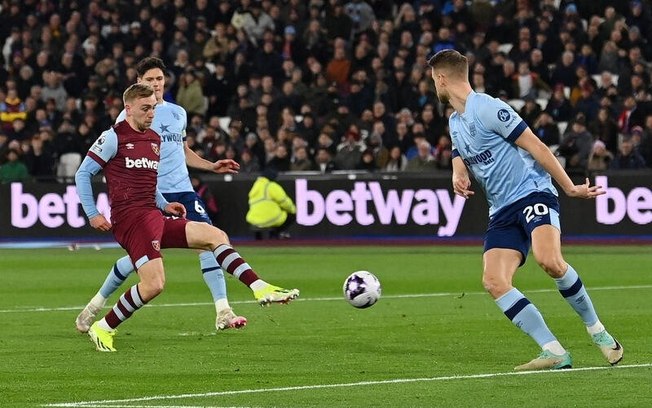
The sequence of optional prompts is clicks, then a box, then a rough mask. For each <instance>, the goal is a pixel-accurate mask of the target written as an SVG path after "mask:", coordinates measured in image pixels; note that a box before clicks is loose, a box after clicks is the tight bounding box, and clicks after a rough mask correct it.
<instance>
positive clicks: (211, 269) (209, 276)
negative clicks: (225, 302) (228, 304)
mask: <svg viewBox="0 0 652 408" xmlns="http://www.w3.org/2000/svg"><path fill="white" fill-rule="evenodd" d="M199 262H200V264H201V272H202V276H203V277H204V282H206V286H208V289H210V291H211V295H213V301H214V302H217V301H218V300H220V299H226V281H225V280H224V272H222V268H220V265H219V264H218V263H217V260H216V259H215V255H213V252H211V251H204V252H202V253H200V254H199Z"/></svg>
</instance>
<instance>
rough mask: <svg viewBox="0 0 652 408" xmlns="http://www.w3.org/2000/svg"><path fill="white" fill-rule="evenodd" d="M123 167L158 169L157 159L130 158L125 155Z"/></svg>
mask: <svg viewBox="0 0 652 408" xmlns="http://www.w3.org/2000/svg"><path fill="white" fill-rule="evenodd" d="M125 167H127V168H128V169H133V168H136V169H154V170H158V160H150V159H148V158H147V157H143V158H141V159H135V160H134V159H131V158H129V157H125Z"/></svg>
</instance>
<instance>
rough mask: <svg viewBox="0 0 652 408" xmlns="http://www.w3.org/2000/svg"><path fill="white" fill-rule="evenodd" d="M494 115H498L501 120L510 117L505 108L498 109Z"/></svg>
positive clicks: (504, 120) (503, 120) (505, 120)
mask: <svg viewBox="0 0 652 408" xmlns="http://www.w3.org/2000/svg"><path fill="white" fill-rule="evenodd" d="M496 116H498V120H499V121H501V122H507V121H508V120H509V118H510V117H511V115H510V114H509V111H508V110H507V109H500V110H499V111H498V113H497V115H496Z"/></svg>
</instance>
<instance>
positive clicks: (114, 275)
mask: <svg viewBox="0 0 652 408" xmlns="http://www.w3.org/2000/svg"><path fill="white" fill-rule="evenodd" d="M133 271H134V265H133V263H132V262H131V258H129V255H125V256H123V257H122V258H120V259H118V260H117V261H116V263H115V264H114V265H113V267H112V268H111V270H110V271H109V273H108V275H107V276H106V279H105V280H104V283H103V284H102V287H100V290H99V291H98V292H97V293H96V294H95V296H93V298H92V299H91V300H90V302H88V304H87V305H86V307H84V309H83V310H82V311H81V313H79V315H78V316H77V318H76V319H75V326H76V327H77V330H79V331H80V332H82V333H86V332H88V329H89V328H90V327H91V324H93V321H95V316H96V315H97V313H99V311H100V310H102V308H103V307H104V305H106V301H107V299H108V298H109V296H111V295H112V294H113V293H114V292H115V291H116V290H117V289H118V288H119V287H120V285H122V283H123V282H124V281H125V280H126V279H127V277H129V275H131V273H132V272H133Z"/></svg>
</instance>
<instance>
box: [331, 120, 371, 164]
mask: <svg viewBox="0 0 652 408" xmlns="http://www.w3.org/2000/svg"><path fill="white" fill-rule="evenodd" d="M343 139H344V140H343V141H342V143H340V144H339V145H338V146H337V154H336V155H335V158H334V161H335V163H336V165H337V168H338V169H340V170H354V169H355V168H356V167H357V166H358V163H360V160H361V158H362V152H363V151H365V150H366V146H365V144H364V143H363V142H362V141H361V140H360V132H358V131H357V129H350V130H347V132H346V133H345V134H344V138H343Z"/></svg>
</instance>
